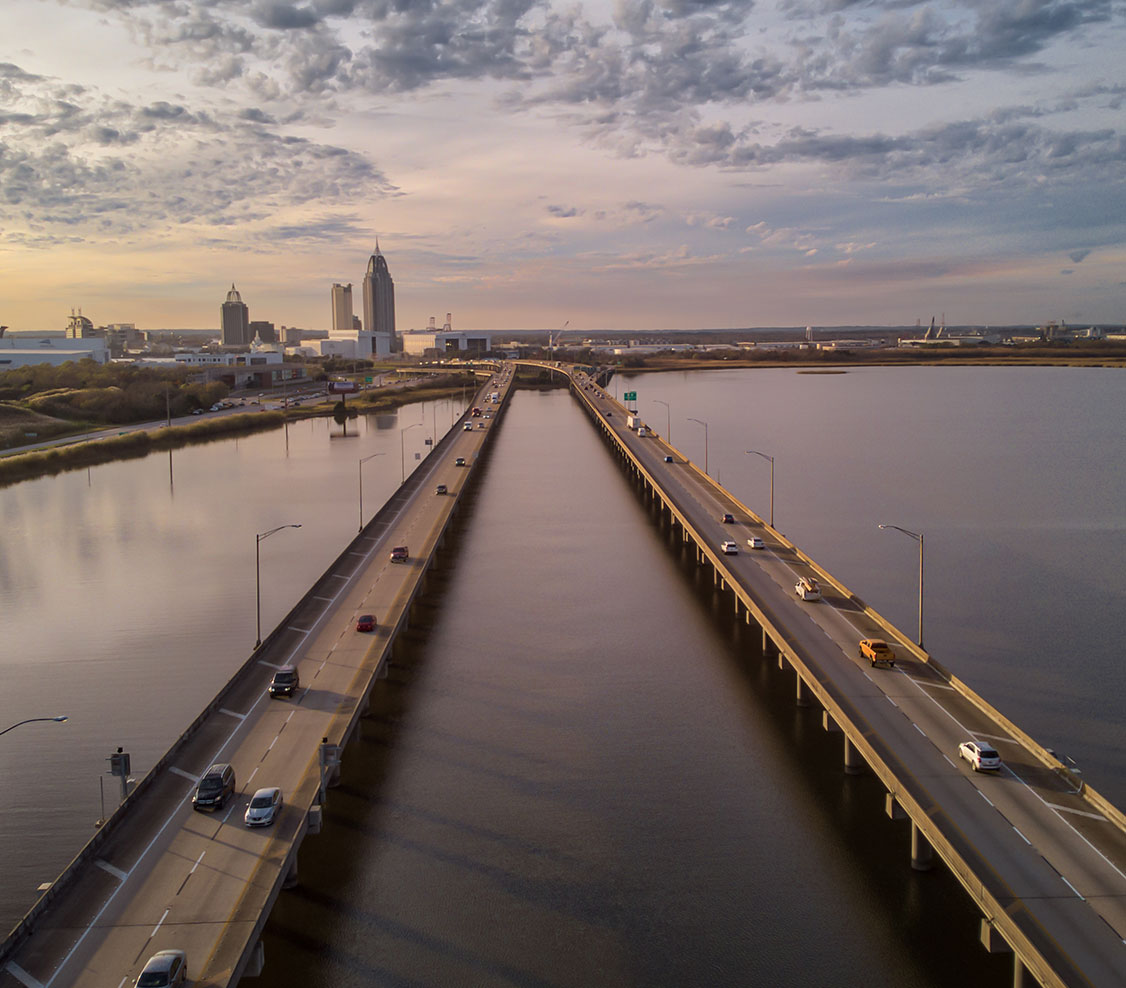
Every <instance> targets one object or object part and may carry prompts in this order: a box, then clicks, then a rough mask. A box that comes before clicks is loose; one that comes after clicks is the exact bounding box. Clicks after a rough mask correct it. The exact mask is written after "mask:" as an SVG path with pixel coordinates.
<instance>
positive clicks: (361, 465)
mask: <svg viewBox="0 0 1126 988" xmlns="http://www.w3.org/2000/svg"><path fill="white" fill-rule="evenodd" d="M382 455H383V454H382V453H372V454H371V456H361V457H360V462H359V463H358V464H357V469H358V471H359V474H360V527H359V528H358V529H357V530H356V531H357V532H362V531H363V530H364V464H365V463H367V461H368V460H371V459H374V458H375V457H377V456H382Z"/></svg>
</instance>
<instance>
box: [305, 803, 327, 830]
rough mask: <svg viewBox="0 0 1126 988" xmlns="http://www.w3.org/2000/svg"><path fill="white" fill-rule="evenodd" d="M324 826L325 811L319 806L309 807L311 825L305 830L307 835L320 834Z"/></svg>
mask: <svg viewBox="0 0 1126 988" xmlns="http://www.w3.org/2000/svg"><path fill="white" fill-rule="evenodd" d="M323 826H324V810H323V809H322V808H321V807H320V806H317V805H313V806H311V807H309V824H308V826H307V827H306V828H305V833H307V834H319V833H320V832H321V827H323Z"/></svg>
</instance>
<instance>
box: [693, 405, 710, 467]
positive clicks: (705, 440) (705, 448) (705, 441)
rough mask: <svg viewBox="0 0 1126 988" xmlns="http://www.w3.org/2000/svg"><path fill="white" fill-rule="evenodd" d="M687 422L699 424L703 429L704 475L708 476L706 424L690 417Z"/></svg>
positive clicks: (701, 420)
mask: <svg viewBox="0 0 1126 988" xmlns="http://www.w3.org/2000/svg"><path fill="white" fill-rule="evenodd" d="M688 421H689V422H699V423H700V425H702V426H703V427H704V474H705V475H707V474H708V423H707V422H705V421H704V420H703V419H694V418H692V417H691V416H689V418H688Z"/></svg>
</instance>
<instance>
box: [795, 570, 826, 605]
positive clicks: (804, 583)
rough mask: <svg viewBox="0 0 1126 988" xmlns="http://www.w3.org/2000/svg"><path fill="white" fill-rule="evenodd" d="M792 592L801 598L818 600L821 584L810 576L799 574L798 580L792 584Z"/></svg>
mask: <svg viewBox="0 0 1126 988" xmlns="http://www.w3.org/2000/svg"><path fill="white" fill-rule="evenodd" d="M794 593H796V594H797V595H798V597H799V598H800V599H801V600H820V599H821V584H820V583H818V582H817V581H816V580H815V579H814V578H813V577H812V576H800V577H798V582H797V583H795V584H794Z"/></svg>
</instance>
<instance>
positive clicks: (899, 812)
mask: <svg viewBox="0 0 1126 988" xmlns="http://www.w3.org/2000/svg"><path fill="white" fill-rule="evenodd" d="M884 812H885V813H886V814H887V815H888V816H889V817H890V818H891V819H892V820H902V819H903V818H904V817H906V816H907V811H906V810H905V809H904V808H903V807H902V806H901V805H900V803H899V800H898V799H896V798H895V793H893V792H889V793H885V794H884Z"/></svg>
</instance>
